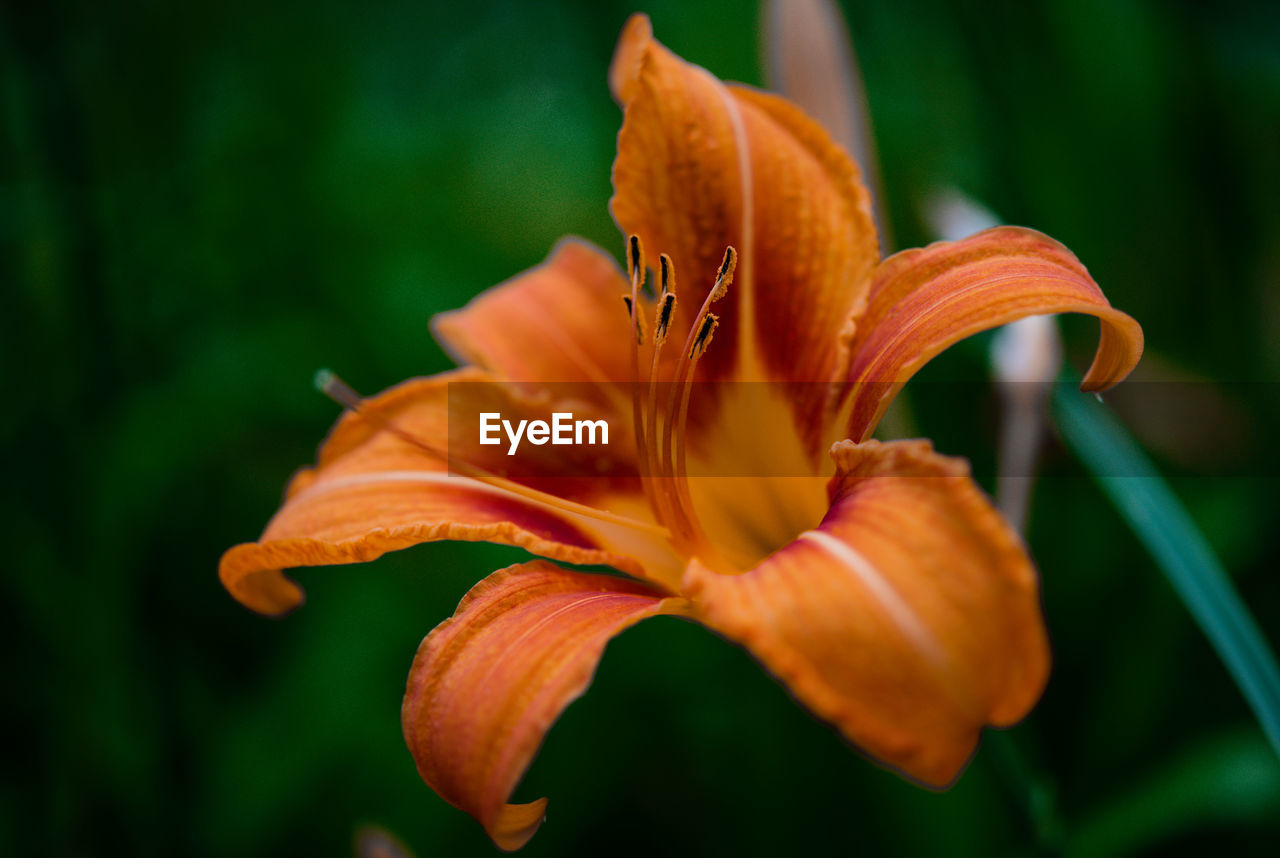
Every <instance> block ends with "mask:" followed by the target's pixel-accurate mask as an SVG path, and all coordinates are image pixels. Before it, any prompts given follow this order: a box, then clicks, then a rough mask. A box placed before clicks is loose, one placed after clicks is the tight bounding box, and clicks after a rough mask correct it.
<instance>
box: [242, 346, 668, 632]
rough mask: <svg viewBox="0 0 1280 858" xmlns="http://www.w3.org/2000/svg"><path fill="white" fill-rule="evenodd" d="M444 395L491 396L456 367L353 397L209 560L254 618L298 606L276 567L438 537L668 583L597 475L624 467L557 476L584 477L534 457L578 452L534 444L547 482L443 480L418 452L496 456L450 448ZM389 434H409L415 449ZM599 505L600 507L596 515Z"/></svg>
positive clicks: (652, 540)
mask: <svg viewBox="0 0 1280 858" xmlns="http://www.w3.org/2000/svg"><path fill="white" fill-rule="evenodd" d="M451 388H453V389H454V391H455V392H456V391H458V390H461V391H463V392H471V391H475V392H477V393H478V394H483V395H498V394H499V393H501V391H502V390H504V388H503V387H502V386H501V385H499V384H497V383H494V382H492V380H491V379H490V377H489V376H487V375H485V374H484V373H482V372H479V371H477V370H460V371H457V372H452V373H446V374H444V375H439V376H433V377H431V378H424V379H416V380H413V381H409V382H406V383H404V384H402V385H399V386H397V387H394V388H392V389H391V390H389V391H387V392H385V393H383V394H381V395H380V396H377V397H374V398H372V399H369V400H367V401H366V403H365V405H364V408H363V413H362V414H361V415H356V414H352V413H348V414H346V415H344V417H343V418H342V419H341V420H340V421H339V422H338V424H337V426H335V428H334V430H333V432H332V433H331V435H330V437H329V439H328V440H327V441H326V443H325V444H324V446H323V447H322V448H321V451H320V455H319V461H318V465H317V467H316V468H314V469H308V470H304V471H301V472H299V473H298V474H297V475H296V476H295V477H294V479H293V480H292V482H291V483H290V485H289V488H288V490H287V492H286V500H285V503H284V505H283V506H282V507H281V508H280V510H279V511H278V512H277V513H276V515H275V517H274V518H272V520H271V522H270V523H269V524H268V525H267V528H266V530H265V531H264V533H263V535H262V538H261V539H260V540H259V541H258V542H254V543H246V544H242V545H237V546H235V547H233V548H231V549H230V550H229V551H227V552H226V553H225V554H224V555H223V557H222V561H221V564H220V565H219V570H218V571H219V576H220V577H221V579H222V582H223V584H224V586H226V588H227V589H228V590H229V591H230V592H231V594H232V595H233V596H234V597H235V598H236V599H238V600H239V601H240V602H242V603H243V604H244V605H246V606H247V607H249V608H252V609H253V610H255V611H258V612H260V613H263V614H273V615H274V614H281V613H284V612H286V611H289V610H291V609H293V608H295V607H297V606H298V605H299V604H301V603H302V599H303V594H302V590H301V588H299V587H298V585H297V584H296V583H294V582H293V581H291V580H289V579H288V578H286V577H285V575H284V574H283V573H282V572H281V570H282V569H284V568H288V567H293V566H318V565H329V564H335V563H357V562H364V561H367V560H373V559H375V558H377V557H379V556H381V555H382V554H384V553H386V552H387V551H394V550H397V549H401V548H407V547H409V546H411V545H416V544H418V543H420V542H427V541H432V540H438V539H458V540H470V541H475V540H486V541H490V542H501V543H505V544H509V545H518V546H521V547H523V548H526V549H528V550H529V551H532V552H534V553H536V554H541V555H543V556H546V557H553V558H556V559H559V560H564V561H566V562H569V563H582V564H594V563H603V564H608V565H610V566H614V567H615V568H618V569H621V570H624V571H626V572H629V573H631V574H633V575H637V576H641V577H650V578H654V579H656V580H659V581H665V582H667V583H668V585H669V586H674V584H675V582H676V580H677V579H678V572H677V571H676V570H677V569H678V568H679V564H678V562H677V561H676V560H675V559H674V558H670V557H668V556H667V555H668V553H669V552H667V550H666V549H665V545H666V540H665V539H664V538H663V533H662V532H661V531H660V529H658V528H656V526H655V525H653V524H652V519H651V517H650V514H649V511H648V507H647V505H646V503H645V501H644V499H643V496H642V495H641V493H640V490H639V488H638V487H637V486H636V484H635V480H634V479H633V478H632V479H630V480H628V479H627V478H625V477H611V476H610V475H611V473H616V472H618V471H622V472H624V473H625V470H626V468H627V467H629V463H627V462H625V461H624V462H622V463H617V462H615V463H614V464H613V465H610V466H609V468H608V469H606V470H605V471H603V472H602V474H601V476H600V477H599V478H563V477H559V476H557V475H559V474H565V473H578V474H581V473H586V472H587V471H586V470H585V468H583V467H582V466H581V465H577V464H572V465H570V464H565V463H564V462H561V461H559V460H557V459H555V458H552V459H549V460H545V461H544V460H540V459H539V458H538V457H539V456H547V455H552V456H556V455H560V454H558V453H553V452H551V451H553V450H556V451H566V450H568V451H572V450H575V449H584V448H573V447H557V448H552V447H551V446H550V445H547V446H544V447H533V448H530V451H529V452H528V453H527V454H526V451H525V450H523V449H522V450H521V457H520V462H521V466H522V467H523V468H526V469H527V468H533V467H538V466H539V463H540V462H541V463H542V464H541V467H542V468H543V469H544V470H545V472H546V473H547V474H548V475H549V476H548V477H547V478H545V479H543V480H535V479H528V480H526V481H525V482H526V483H530V484H532V485H522V484H518V483H516V481H515V480H492V481H491V480H486V479H481V478H475V477H471V476H464V475H462V474H460V473H456V472H451V471H450V467H449V463H448V461H447V460H446V459H445V458H444V457H443V456H441V455H437V454H435V453H433V452H432V450H431V448H434V449H435V450H440V451H444V450H450V451H451V454H452V455H454V456H458V455H460V453H461V455H462V456H463V458H464V460H465V461H467V462H470V463H471V464H476V465H479V466H481V467H485V468H486V470H488V471H489V472H490V473H499V474H501V473H502V472H501V470H500V469H501V468H502V467H504V466H505V464H506V463H505V461H504V460H505V459H506V458H507V457H506V456H505V452H504V451H502V450H501V449H500V448H495V447H479V446H478V433H477V445H470V446H464V445H462V444H460V443H459V442H457V439H450V437H449V432H448V422H449V407H450V404H449V396H450V389H451ZM519 406H520V403H518V402H517V401H515V400H507V407H506V408H500V407H499V406H495V407H494V410H503V411H506V412H507V413H513V412H514V411H515V410H516V409H517V408H518V407H519ZM455 407H459V408H460V407H461V406H457V405H456V404H455ZM544 407H545V406H544ZM471 410H478V409H475V408H474V407H473V408H472V409H471ZM389 426H394V427H395V429H394V431H393V430H392V429H390V428H388V427H389ZM397 433H403V434H407V435H409V436H411V437H413V438H417V439H421V441H422V442H424V443H425V444H427V445H429V448H428V449H424V448H423V447H422V446H417V445H415V444H413V443H410V442H408V441H406V440H405V439H404V437H403V436H402V435H401V434H397ZM451 440H453V441H454V442H455V443H453V444H450V441H451ZM484 456H488V457H489V459H488V460H486V459H485V458H483V457H484ZM526 473H527V471H526ZM632 473H633V472H632ZM606 508H607V509H611V510H613V512H606V513H601V512H599V510H603V509H606ZM661 570H666V571H665V572H663V571H661Z"/></svg>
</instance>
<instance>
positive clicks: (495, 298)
mask: <svg viewBox="0 0 1280 858" xmlns="http://www.w3.org/2000/svg"><path fill="white" fill-rule="evenodd" d="M629 291H630V285H629V283H628V281H627V279H626V278H625V277H624V276H623V274H622V272H621V271H619V270H618V267H617V265H616V264H615V263H614V261H613V259H612V258H611V257H610V256H609V255H608V254H606V253H605V252H604V251H602V250H600V249H599V248H597V247H595V246H594V245H591V244H589V243H587V242H585V241H582V240H580V239H570V240H565V241H561V242H560V243H559V244H558V245H557V246H556V248H555V250H554V251H552V253H551V256H550V257H548V259H547V261H546V262H544V263H543V264H542V265H539V266H538V267H536V268H533V269H530V270H529V271H526V272H524V273H522V274H519V275H517V276H516V277H513V278H512V279H510V280H508V281H507V282H505V283H502V284H499V285H498V286H495V287H493V288H492V289H489V290H488V291H486V292H483V293H481V294H480V295H479V296H478V297H476V298H474V299H473V300H472V301H471V303H469V304H467V306H466V307H464V308H463V309H461V310H456V311H453V312H449V313H442V314H440V315H438V316H436V317H435V318H434V319H433V320H432V322H431V327H432V330H433V332H434V333H435V335H436V339H437V340H439V341H440V343H441V345H443V346H444V347H445V348H447V349H448V350H449V351H450V352H452V353H453V355H454V356H455V357H456V358H457V359H458V361H459V363H469V364H473V365H475V366H478V367H481V368H483V369H486V370H488V371H489V372H491V373H492V374H493V375H494V376H495V377H496V378H500V379H504V380H508V381H513V382H516V383H518V384H522V385H526V386H528V385H533V386H535V387H539V388H540V387H543V386H545V385H547V384H566V383H576V384H582V385H586V386H588V387H590V388H594V393H595V395H594V396H592V397H591V398H592V401H596V402H604V401H609V402H612V403H614V404H615V405H617V404H621V405H623V406H625V409H626V413H628V414H629V413H630V407H631V406H630V389H629V388H622V389H619V385H623V384H626V383H629V382H630V381H631V365H630V363H629V360H630V353H629V351H628V343H629V339H628V337H629V330H630V322H629V321H628V318H627V315H626V311H625V308H624V307H623V305H622V301H621V300H620V297H619V296H621V295H622V294H623V293H625V292H629Z"/></svg>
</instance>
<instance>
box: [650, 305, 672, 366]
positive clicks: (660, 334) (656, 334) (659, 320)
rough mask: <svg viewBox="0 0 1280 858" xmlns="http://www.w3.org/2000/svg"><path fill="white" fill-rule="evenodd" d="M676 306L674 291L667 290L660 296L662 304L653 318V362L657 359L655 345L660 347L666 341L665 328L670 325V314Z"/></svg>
mask: <svg viewBox="0 0 1280 858" xmlns="http://www.w3.org/2000/svg"><path fill="white" fill-rule="evenodd" d="M675 308H676V293H675V292H668V293H666V294H665V295H663V296H662V304H661V305H660V306H659V307H658V312H657V314H656V318H655V319H654V326H653V327H654V331H653V344H654V346H655V348H654V353H653V354H654V364H655V366H656V364H657V361H658V357H657V355H658V351H657V347H660V346H661V345H662V344H663V343H665V342H666V341H667V328H668V327H669V326H670V325H671V314H672V312H673V311H674V310H675Z"/></svg>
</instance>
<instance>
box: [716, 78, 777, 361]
mask: <svg viewBox="0 0 1280 858" xmlns="http://www.w3.org/2000/svg"><path fill="white" fill-rule="evenodd" d="M706 74H707V75H708V77H710V78H711V80H712V81H714V82H715V86H716V91H717V92H719V93H720V98H721V99H722V100H723V101H724V109H725V113H726V114H727V115H728V117H729V125H730V126H731V127H732V128H733V139H734V149H735V150H736V153H737V156H738V183H739V185H740V186H741V187H742V223H741V225H740V229H739V231H740V233H741V235H742V246H741V247H738V248H735V249H736V250H737V251H738V269H737V272H736V274H735V277H734V279H735V280H736V281H737V283H736V286H730V287H729V288H730V289H735V288H736V290H737V293H738V323H737V327H738V330H736V331H735V332H734V333H735V334H736V335H737V342H738V360H737V363H738V375H737V379H738V380H739V381H764V380H765V376H764V368H763V367H762V366H761V365H760V359H759V349H758V348H757V343H756V338H757V336H758V332H757V331H756V304H755V299H756V295H755V244H756V241H755V229H756V191H755V174H754V173H753V172H752V170H751V145H750V142H749V141H748V140H747V128H746V125H745V124H744V123H743V121H742V111H741V110H740V109H739V107H738V102H737V101H736V100H735V99H734V97H733V94H732V93H730V92H729V88H728V87H727V86H725V85H724V84H723V83H721V82H720V81H719V79H717V78H716V77H715V76H714V75H712V74H711V73H710V72H706Z"/></svg>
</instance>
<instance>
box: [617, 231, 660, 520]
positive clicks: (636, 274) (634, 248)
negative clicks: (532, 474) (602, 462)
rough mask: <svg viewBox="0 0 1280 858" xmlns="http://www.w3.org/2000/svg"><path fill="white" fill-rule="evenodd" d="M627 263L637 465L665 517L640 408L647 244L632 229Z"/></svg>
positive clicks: (656, 510) (648, 494)
mask: <svg viewBox="0 0 1280 858" xmlns="http://www.w3.org/2000/svg"><path fill="white" fill-rule="evenodd" d="M627 267H628V268H630V271H629V273H630V275H631V294H630V295H627V296H624V298H625V300H626V302H627V312H628V313H629V314H630V316H631V326H632V328H634V330H635V336H633V337H631V338H630V339H631V348H630V352H631V428H632V431H633V432H634V434H635V439H636V468H637V469H638V470H639V472H640V485H641V486H643V487H644V494H645V497H646V498H648V500H649V506H650V507H651V508H652V509H653V514H654V515H655V516H657V517H658V520H659V521H662V515H661V512H660V511H659V508H658V504H657V502H656V500H655V498H654V495H653V490H652V487H651V486H650V485H649V483H650V479H649V478H650V476H651V475H652V473H653V471H652V469H651V467H650V463H649V442H648V441H647V440H646V436H645V432H644V413H643V412H642V411H641V410H640V346H641V345H643V344H644V329H643V328H641V324H642V323H641V321H640V284H641V282H642V281H643V280H644V248H642V247H641V246H640V236H638V235H636V234H635V233H632V234H631V235H630V236H628V237H627Z"/></svg>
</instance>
